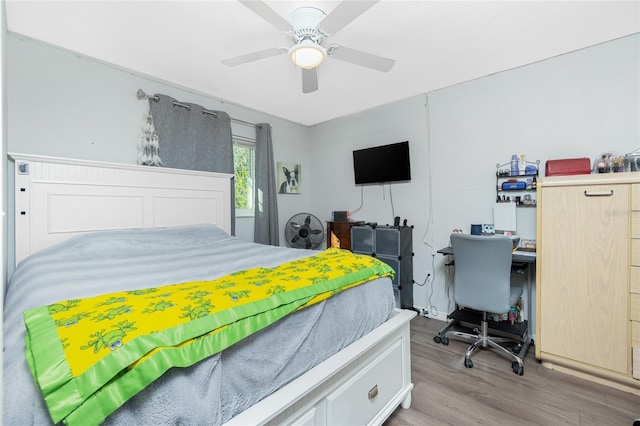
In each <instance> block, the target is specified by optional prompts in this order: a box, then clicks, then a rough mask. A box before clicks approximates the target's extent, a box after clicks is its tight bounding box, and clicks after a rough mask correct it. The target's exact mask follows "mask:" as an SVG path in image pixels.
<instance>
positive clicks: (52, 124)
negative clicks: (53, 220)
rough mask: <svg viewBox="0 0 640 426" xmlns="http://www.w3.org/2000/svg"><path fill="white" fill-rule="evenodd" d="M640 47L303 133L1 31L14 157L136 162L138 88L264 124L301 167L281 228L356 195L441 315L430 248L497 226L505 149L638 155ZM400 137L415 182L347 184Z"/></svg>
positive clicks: (542, 65)
mask: <svg viewBox="0 0 640 426" xmlns="http://www.w3.org/2000/svg"><path fill="white" fill-rule="evenodd" d="M639 52H640V36H639V35H634V36H630V37H626V38H623V39H620V40H616V41H612V42H609V43H603V44H601V45H598V46H595V47H592V48H588V49H584V50H580V51H577V52H573V53H570V54H567V55H563V56H560V57H557V58H552V59H549V60H546V61H542V62H539V63H536V64H532V65H528V66H524V67H521V68H518V69H514V70H510V71H506V72H502V73H498V74H494V75H491V76H488V77H485V78H481V79H478V80H474V81H470V82H466V83H461V84H458V85H455V86H452V87H448V88H443V89H441V90H436V91H433V92H430V93H428V94H426V95H425V94H422V95H416V96H414V97H411V98H408V99H404V100H401V101H398V102H394V103H391V104H388V105H383V106H381V107H378V108H373V109H371V110H368V111H364V112H361V113H359V114H354V115H351V116H348V117H343V118H340V119H336V120H332V121H330V122H327V123H323V124H320V125H317V126H314V127H310V128H306V127H302V126H299V125H297V124H293V123H290V122H287V121H285V120H281V119H278V118H276V117H272V116H269V115H267V114H262V113H258V112H255V111H251V110H248V109H246V108H243V107H240V106H237V105H233V104H229V103H224V102H221V101H217V100H215V99H213V98H210V97H207V96H204V95H202V94H199V93H194V92H193V91H191V90H189V89H186V88H180V87H175V86H173V85H171V84H169V83H167V82H160V81H156V80H153V79H149V78H145V77H143V76H138V75H134V74H132V73H130V72H127V71H125V70H120V69H117V68H114V67H111V66H107V65H105V64H102V63H99V62H97V61H94V60H91V59H87V58H85V57H78V56H76V55H75V54H73V53H71V52H68V51H64V50H62V49H58V48H55V47H51V46H48V45H44V44H42V43H39V42H34V41H31V40H22V39H21V38H20V37H18V36H16V35H9V37H8V39H7V56H8V58H9V61H8V64H7V67H8V103H9V115H8V136H9V142H8V145H9V146H8V148H9V150H10V151H18V152H26V153H33V154H46V155H56V156H67V157H74V158H86V159H95V160H103V161H117V162H124V163H134V162H135V152H136V148H135V147H136V142H137V137H138V134H139V125H140V117H141V115H142V114H143V113H144V112H145V108H146V106H145V104H144V102H140V101H138V100H136V98H135V92H136V90H137V89H138V88H142V89H143V90H145V91H147V92H149V93H154V92H159V93H165V94H168V95H170V96H173V97H175V98H177V99H180V100H185V101H189V102H195V103H199V104H201V105H203V106H205V107H207V108H210V109H221V110H225V111H227V112H229V113H230V115H231V116H232V117H234V118H238V119H241V120H245V121H250V122H253V123H258V122H263V121H266V122H270V123H271V124H272V126H273V141H274V145H275V146H274V150H275V160H276V161H283V162H293V163H299V164H301V165H302V170H303V182H304V183H303V189H302V195H280V196H279V198H278V202H279V210H280V226H281V230H283V229H284V224H285V222H286V220H287V219H288V218H289V217H291V216H292V215H293V214H294V213H297V212H302V211H308V212H310V213H313V214H315V215H317V216H318V217H319V218H320V219H321V220H326V219H329V215H330V212H331V211H332V210H352V211H353V210H356V209H357V208H358V207H359V206H360V204H361V195H362V199H363V204H362V208H361V210H360V211H359V212H358V213H356V214H355V216H354V217H355V218H356V219H362V220H367V221H376V222H378V223H391V222H392V221H393V216H394V215H397V216H401V217H402V218H403V219H404V218H407V220H408V222H409V224H412V225H414V226H415V229H414V252H415V257H414V276H415V280H416V281H418V282H420V283H422V282H423V280H424V279H425V277H426V276H427V274H431V276H432V277H434V276H435V279H434V280H433V283H431V282H429V283H428V285H427V286H425V287H421V286H415V287H414V299H415V305H416V306H420V307H426V306H432V309H431V313H432V314H438V316H439V317H441V318H444V316H445V315H446V313H447V310H448V309H449V306H448V298H447V293H446V273H445V272H446V271H445V268H444V265H443V262H444V259H443V258H442V257H441V256H439V255H433V254H432V253H433V250H434V249H437V248H440V247H443V246H446V245H447V243H448V236H449V233H450V232H451V230H452V229H453V228H463V229H465V228H468V226H469V224H471V223H486V222H489V221H490V220H491V218H492V215H491V212H492V205H493V202H494V200H495V165H496V163H504V162H506V161H508V160H509V158H510V157H511V154H513V153H525V154H526V155H527V157H528V158H529V159H539V160H541V161H542V165H544V162H545V161H546V160H547V159H556V158H568V157H581V156H586V157H589V158H592V157H594V156H596V155H598V154H599V153H601V152H604V151H611V150H613V151H618V152H621V153H626V152H630V151H632V150H634V149H636V148H638V146H639V145H640V134H639V131H640V130H639V129H640V123H639V116H640V111H639V104H640V94H639V92H640V88H639V86H638V84H639V83H638V80H639V78H638V76H639V75H640V71H639V62H640V60H639V55H640V54H639ZM403 140H409V141H410V149H411V166H412V180H411V182H410V183H401V184H394V185H392V186H391V192H390V191H389V189H390V188H389V186H388V185H385V186H384V187H382V186H367V187H365V188H362V189H361V188H360V187H356V186H355V184H354V183H353V165H352V157H351V152H352V151H353V150H354V149H358V148H363V147H368V146H374V145H380V144H386V143H392V142H399V141H403ZM392 200H393V206H392V204H391V201H392ZM241 226H242V225H241V224H239V227H241ZM251 226H252V223H251ZM251 226H248V225H247V227H246V228H245V229H246V230H247V233H246V235H250V231H248V230H250V229H251ZM518 228H519V229H518V232H519V233H520V234H521V235H524V236H533V235H535V210H533V209H530V210H528V211H524V210H519V215H518ZM240 232H242V231H240Z"/></svg>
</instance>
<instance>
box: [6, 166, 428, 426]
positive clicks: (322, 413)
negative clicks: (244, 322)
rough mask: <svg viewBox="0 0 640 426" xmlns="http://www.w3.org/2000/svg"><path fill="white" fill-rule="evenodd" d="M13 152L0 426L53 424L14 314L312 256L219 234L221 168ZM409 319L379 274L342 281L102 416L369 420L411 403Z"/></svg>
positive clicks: (226, 180)
mask: <svg viewBox="0 0 640 426" xmlns="http://www.w3.org/2000/svg"><path fill="white" fill-rule="evenodd" d="M11 157H12V158H13V159H14V161H15V187H16V190H15V232H16V238H15V240H16V242H15V249H14V250H15V262H16V264H19V266H18V267H17V269H16V272H15V274H14V276H13V278H12V279H11V281H10V284H9V286H8V289H7V295H6V298H5V306H4V314H5V315H4V382H3V386H4V389H5V391H4V395H5V402H4V404H5V405H4V409H3V413H4V422H5V423H6V424H25V423H29V424H32V423H33V424H49V423H51V420H50V417H49V415H48V413H47V410H46V407H45V404H44V402H43V400H42V396H41V394H40V392H39V390H38V389H37V387H36V386H35V384H34V381H33V379H32V377H31V374H30V372H29V369H28V367H27V362H26V361H25V356H24V352H25V344H24V336H25V326H24V319H23V318H22V312H23V311H24V310H27V309H31V308H34V307H36V306H42V305H47V304H51V303H55V302H57V301H60V300H66V299H69V298H72V297H90V296H93V295H95V294H98V293H99V292H101V291H103V290H102V289H104V288H105V287H108V288H110V289H111V290H113V291H117V290H137V289H142V288H148V287H153V286H159V285H164V284H172V283H181V282H186V281H190V280H201V279H213V278H217V277H224V276H226V275H227V274H230V273H235V272H237V271H243V270H246V269H248V268H253V267H263V268H274V267H276V266H277V265H280V264H282V263H283V262H290V261H296V260H297V259H304V258H308V257H311V256H315V255H316V254H317V253H316V252H312V251H307V250H295V249H288V248H284V247H271V246H264V245H259V244H253V243H246V242H243V241H240V240H239V239H237V238H235V237H231V236H230V235H229V234H228V232H229V229H230V224H231V217H230V209H229V207H228V206H229V200H230V185H231V183H232V180H231V176H229V175H224V174H217V173H204V172H193V171H186V170H175V169H164V168H150V167H142V166H130V165H119V164H110V163H99V162H90V161H76V160H69V159H60V158H50V157H39V156H31V155H20V154H11ZM53 288H55V289H56V291H51V290H52V289H53ZM43 289H44V290H45V291H43ZM414 315H415V313H414V312H412V311H404V310H398V309H395V308H394V301H393V292H392V287H391V284H390V282H389V280H388V278H378V279H375V280H373V281H371V282H367V283H365V284H362V285H358V286H356V287H353V288H349V289H348V290H345V291H342V292H340V293H339V294H336V295H335V296H333V297H330V298H328V299H326V300H324V301H322V302H319V303H316V304H314V305H312V306H309V307H307V308H305V309H302V310H298V311H296V312H294V313H292V314H290V315H288V316H286V317H284V318H282V319H280V320H279V321H277V322H276V323H274V324H271V325H269V326H267V327H265V328H264V329H262V330H261V331H258V332H257V333H255V334H251V335H250V336H248V337H246V338H244V339H243V340H241V341H240V342H238V343H236V344H235V345H233V346H230V347H229V348H227V349H224V350H223V351H221V352H219V353H217V354H215V355H213V356H210V357H207V358H206V359H204V360H202V361H200V362H197V363H195V365H193V366H190V367H188V368H172V369H170V370H169V371H167V372H166V373H165V374H164V375H162V376H161V377H160V378H159V379H157V380H155V381H153V382H152V383H151V384H150V385H149V386H147V387H146V388H145V389H143V390H142V391H141V392H140V393H138V394H137V395H135V396H133V397H132V398H131V399H129V400H128V401H126V402H125V403H124V405H122V406H121V407H120V408H118V409H117V410H116V411H115V412H114V413H113V414H110V415H108V417H106V420H105V424H140V423H147V424H148V423H157V424H177V423H183V424H229V425H240V424H381V423H382V422H383V421H384V420H385V419H386V418H387V417H388V416H389V415H390V414H391V413H392V412H393V411H394V410H395V409H396V407H397V406H398V405H401V406H403V407H404V408H408V407H409V405H410V403H411V390H412V388H413V385H412V383H411V377H410V351H409V349H410V348H409V325H408V323H409V320H410V319H411V318H412V317H413V316H414ZM336 320H337V324H340V326H339V327H336V325H335V324H336V322H335V321H336ZM338 330H339V331H340V332H338ZM267 361H268V362H267ZM267 364H269V365H270V368H267V367H266V365H267ZM8 389H11V391H10V392H9V391H8Z"/></svg>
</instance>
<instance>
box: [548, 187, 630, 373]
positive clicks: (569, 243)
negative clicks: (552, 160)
mask: <svg viewBox="0 0 640 426" xmlns="http://www.w3.org/2000/svg"><path fill="white" fill-rule="evenodd" d="M543 191H544V192H543V194H542V196H543V198H542V200H543V201H542V203H541V205H540V206H539V208H541V209H542V210H541V212H540V213H541V229H540V231H541V238H542V247H541V248H542V250H541V253H540V254H541V256H540V258H539V259H538V262H542V263H541V269H540V270H541V275H542V276H541V277H539V282H540V285H541V288H540V292H541V301H540V303H541V305H540V309H541V318H540V321H541V324H540V327H541V328H540V334H541V335H540V336H539V341H540V345H541V351H542V352H545V353H549V354H554V355H557V356H561V357H565V358H568V359H570V360H575V361H580V362H583V363H586V364H590V365H593V366H598V367H601V368H604V369H607V370H612V371H616V372H619V373H623V374H629V364H630V359H629V357H630V355H629V350H628V341H629V317H628V315H629V313H628V297H629V290H628V289H629V286H628V274H629V248H628V247H629V214H630V205H629V185H625V184H619V185H592V186H589V185H584V186H567V187H546V188H543Z"/></svg>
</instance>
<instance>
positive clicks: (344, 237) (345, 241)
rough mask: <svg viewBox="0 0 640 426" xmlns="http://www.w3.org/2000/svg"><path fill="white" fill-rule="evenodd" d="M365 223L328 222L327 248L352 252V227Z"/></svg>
mask: <svg viewBox="0 0 640 426" xmlns="http://www.w3.org/2000/svg"><path fill="white" fill-rule="evenodd" d="M363 223H364V222H334V221H327V248H331V247H336V248H341V249H345V250H351V227H352V226H355V225H361V224H363Z"/></svg>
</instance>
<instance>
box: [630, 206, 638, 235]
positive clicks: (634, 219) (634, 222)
mask: <svg viewBox="0 0 640 426" xmlns="http://www.w3.org/2000/svg"><path fill="white" fill-rule="evenodd" d="M631 238H640V211H634V212H632V213H631Z"/></svg>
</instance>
